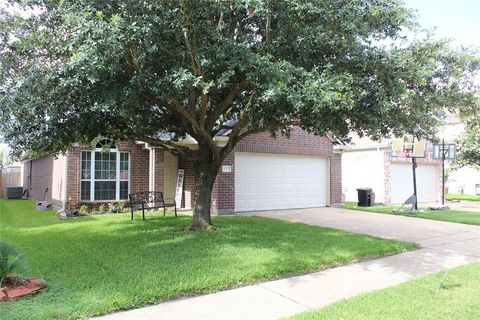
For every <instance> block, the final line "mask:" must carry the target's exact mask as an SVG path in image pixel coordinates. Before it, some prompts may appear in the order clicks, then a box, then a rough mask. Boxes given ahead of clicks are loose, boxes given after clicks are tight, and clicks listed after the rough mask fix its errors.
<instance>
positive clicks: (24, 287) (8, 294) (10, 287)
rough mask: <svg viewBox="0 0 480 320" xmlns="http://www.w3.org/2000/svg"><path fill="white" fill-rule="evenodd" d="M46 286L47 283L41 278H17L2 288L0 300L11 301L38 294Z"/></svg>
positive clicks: (0, 289)
mask: <svg viewBox="0 0 480 320" xmlns="http://www.w3.org/2000/svg"><path fill="white" fill-rule="evenodd" d="M45 287H46V285H45V283H44V282H43V281H42V279H40V278H28V279H15V281H14V282H11V283H8V284H7V286H6V287H4V288H0V301H11V300H16V299H19V298H22V297H25V296H28V295H32V294H36V293H38V292H39V291H40V290H42V289H43V288H45Z"/></svg>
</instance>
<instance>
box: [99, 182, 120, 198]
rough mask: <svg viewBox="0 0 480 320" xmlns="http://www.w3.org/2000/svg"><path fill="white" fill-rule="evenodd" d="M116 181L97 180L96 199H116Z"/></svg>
mask: <svg viewBox="0 0 480 320" xmlns="http://www.w3.org/2000/svg"><path fill="white" fill-rule="evenodd" d="M115 186H116V182H115V181H95V200H115Z"/></svg>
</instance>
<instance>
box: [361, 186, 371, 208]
mask: <svg viewBox="0 0 480 320" xmlns="http://www.w3.org/2000/svg"><path fill="white" fill-rule="evenodd" d="M357 192H358V206H359V207H371V206H372V205H373V204H374V203H375V194H374V193H373V191H372V189H371V188H358V189H357Z"/></svg>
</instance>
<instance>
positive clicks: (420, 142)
mask: <svg viewBox="0 0 480 320" xmlns="http://www.w3.org/2000/svg"><path fill="white" fill-rule="evenodd" d="M426 150H427V140H425V139H415V138H414V137H413V136H405V137H403V138H395V139H394V140H393V143H392V157H404V158H425V153H426Z"/></svg>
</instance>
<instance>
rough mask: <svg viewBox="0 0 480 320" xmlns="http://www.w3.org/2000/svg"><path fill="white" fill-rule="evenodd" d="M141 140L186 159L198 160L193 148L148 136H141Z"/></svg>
mask: <svg viewBox="0 0 480 320" xmlns="http://www.w3.org/2000/svg"><path fill="white" fill-rule="evenodd" d="M141 140H142V141H145V142H147V143H148V144H150V145H152V146H155V147H162V148H165V149H166V150H168V151H171V152H172V153H174V154H175V155H180V156H181V157H183V158H185V159H187V160H190V161H197V160H198V158H197V157H196V156H195V153H194V152H193V150H191V149H190V148H188V147H183V146H179V145H178V144H176V143H175V142H173V141H166V140H159V139H154V138H150V137H143V138H142V139H141Z"/></svg>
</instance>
